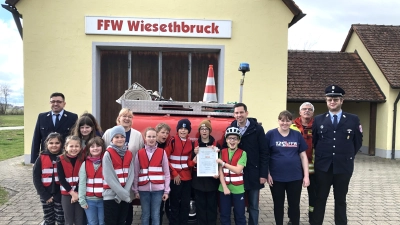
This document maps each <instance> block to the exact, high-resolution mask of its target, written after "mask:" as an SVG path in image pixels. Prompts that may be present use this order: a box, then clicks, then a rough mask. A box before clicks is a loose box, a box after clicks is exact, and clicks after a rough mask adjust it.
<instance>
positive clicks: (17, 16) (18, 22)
mask: <svg viewBox="0 0 400 225" xmlns="http://www.w3.org/2000/svg"><path fill="white" fill-rule="evenodd" d="M1 6H2V7H3V8H4V9H6V10H7V11H9V12H10V13H11V14H12V15H13V17H14V22H15V25H16V26H17V28H18V31H19V35H21V39H22V24H21V20H20V18H21V19H22V15H21V14H19V12H18V10H17V8H16V7H15V6H11V5H3V4H2V5H1Z"/></svg>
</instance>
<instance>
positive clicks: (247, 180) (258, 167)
mask: <svg viewBox="0 0 400 225" xmlns="http://www.w3.org/2000/svg"><path fill="white" fill-rule="evenodd" d="M233 109H234V117H235V119H236V120H235V121H233V122H232V124H231V126H235V127H238V128H239V130H240V133H241V134H242V139H241V140H240V144H239V148H240V149H242V150H243V151H245V152H246V154H247V163H246V167H244V171H243V172H244V177H243V179H244V189H245V195H246V196H247V198H248V203H249V206H248V211H249V225H257V224H258V214H259V207H258V203H259V199H258V198H259V194H260V189H261V188H264V183H265V182H266V181H267V177H268V161H269V152H268V148H267V143H266V140H265V132H264V128H263V127H262V126H261V125H259V124H258V123H257V119H255V118H248V117H247V116H248V114H249V112H248V111H247V106H246V105H245V104H243V103H237V104H236V105H234V106H233Z"/></svg>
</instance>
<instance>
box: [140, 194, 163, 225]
mask: <svg viewBox="0 0 400 225" xmlns="http://www.w3.org/2000/svg"><path fill="white" fill-rule="evenodd" d="M163 194H164V191H139V195H140V204H141V205H142V224H143V225H148V224H149V221H150V216H151V222H152V225H159V224H160V205H161V201H162V196H163Z"/></svg>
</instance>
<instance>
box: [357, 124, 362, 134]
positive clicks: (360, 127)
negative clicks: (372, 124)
mask: <svg viewBox="0 0 400 225" xmlns="http://www.w3.org/2000/svg"><path fill="white" fill-rule="evenodd" d="M358 128H359V129H360V132H361V133H362V126H361V124H360V126H358Z"/></svg>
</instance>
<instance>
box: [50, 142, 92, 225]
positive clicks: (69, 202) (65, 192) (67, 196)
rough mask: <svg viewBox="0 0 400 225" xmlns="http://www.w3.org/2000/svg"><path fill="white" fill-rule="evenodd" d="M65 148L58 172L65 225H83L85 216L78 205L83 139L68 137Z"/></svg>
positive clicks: (58, 165) (60, 158)
mask: <svg viewBox="0 0 400 225" xmlns="http://www.w3.org/2000/svg"><path fill="white" fill-rule="evenodd" d="M64 148H65V151H64V153H63V154H62V155H60V156H59V160H58V162H57V171H58V176H59V179H60V184H61V186H60V190H61V205H62V207H63V210H64V219H65V224H68V225H72V224H75V225H81V224H83V221H84V216H85V212H84V211H83V209H82V208H81V206H80V205H79V203H78V189H79V188H78V184H79V170H80V168H81V165H82V163H83V161H84V156H83V154H82V151H81V150H82V149H81V139H80V138H79V137H77V136H68V137H67V138H66V140H65V145H64Z"/></svg>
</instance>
